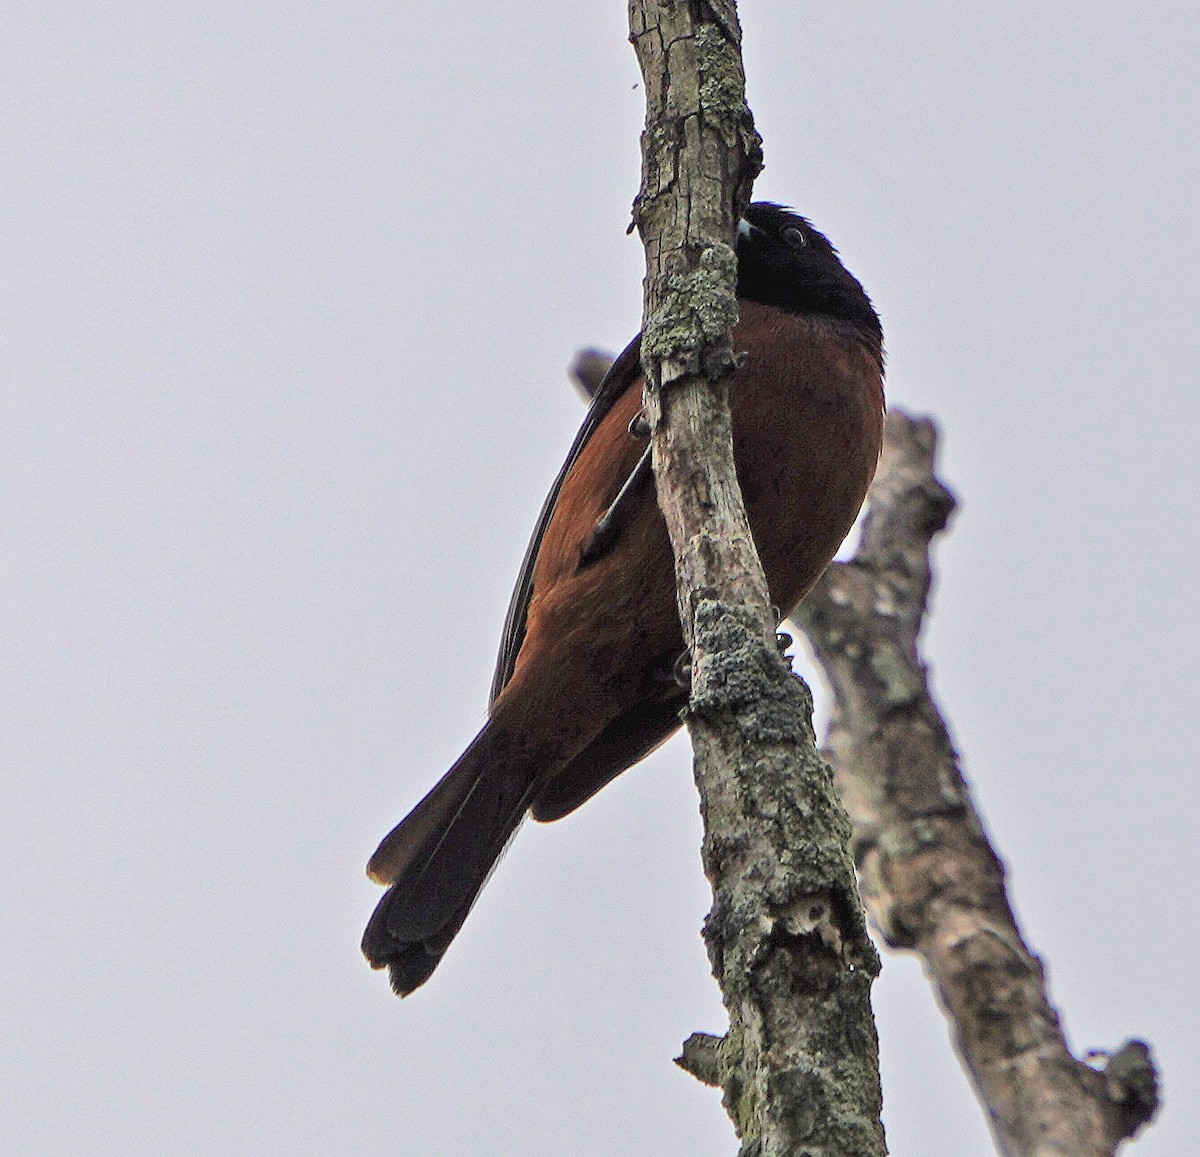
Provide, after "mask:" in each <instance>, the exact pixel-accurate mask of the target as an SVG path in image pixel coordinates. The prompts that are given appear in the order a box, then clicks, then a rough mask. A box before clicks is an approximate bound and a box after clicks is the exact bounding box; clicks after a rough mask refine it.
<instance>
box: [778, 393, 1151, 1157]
mask: <svg viewBox="0 0 1200 1157" xmlns="http://www.w3.org/2000/svg"><path fill="white" fill-rule="evenodd" d="M935 442H936V431H935V428H934V425H933V423H932V422H930V421H929V420H927V419H913V418H910V417H908V416H907V415H905V414H903V413H901V412H897V411H895V410H893V411H892V413H891V414H890V416H889V418H888V424H887V435H886V443H885V449H884V456H883V461H882V462H881V464H880V468H879V471H878V473H877V475H876V478H875V485H874V486H873V488H872V490H871V495H870V498H869V506H868V513H867V517H866V519H865V520H864V524H863V532H862V540H861V544H860V546H859V548H858V551H857V553H856V554H855V556H854V558H853V559H852V560H851V561H850V562H846V563H835V564H834V565H833V566H831V567H830V568H829V570H828V571H826V573H825V575H824V577H823V578H822V579H821V582H820V583H819V584H818V586H817V588H816V589H815V590H814V591H813V592H811V593H810V594H809V596H808V598H807V599H806V600H805V601H804V603H803V604H802V605H801V607H800V608H799V609H798V611H797V612H796V614H795V616H794V617H795V620H796V624H797V626H798V627H800V628H801V629H802V630H803V631H804V632H805V634H806V635H807V636H808V639H809V641H810V642H811V644H812V646H813V650H814V651H815V652H816V655H817V658H818V659H819V661H820V662H821V664H822V666H823V667H824V669H825V673H826V675H827V677H828V679H829V683H830V686H831V688H832V690H833V698H834V710H833V719H832V724H831V727H830V732H829V737H828V750H827V752H826V755H827V757H828V758H829V760H830V762H831V764H832V765H833V768H834V773H835V776H836V780H837V785H838V789H839V792H840V794H841V797H842V799H843V801H844V802H845V804H846V806H847V808H848V810H849V812H850V816H851V820H852V822H853V825H854V853H855V860H856V863H857V864H858V870H859V874H860V879H861V886H862V892H863V898H864V900H865V902H866V904H867V908H868V911H869V912H870V915H871V918H872V920H873V922H874V923H875V924H876V926H877V927H878V928H879V930H880V931H881V932H882V934H883V936H884V938H885V939H886V941H887V942H888V944H889V945H890V946H892V947H894V948H907V949H914V950H916V951H917V952H919V953H920V954H921V956H922V957H923V958H924V960H925V963H926V967H927V969H928V972H929V974H930V977H931V978H932V980H933V982H934V984H935V986H936V988H937V990H938V993H939V995H940V997H941V1000H942V1003H943V1005H944V1006H945V1008H946V1011H947V1013H948V1015H949V1017H950V1019H951V1021H952V1023H953V1025H954V1028H955V1032H956V1036H957V1044H958V1049H959V1052H960V1053H961V1055H962V1058H963V1061H964V1063H965V1065H966V1067H967V1069H968V1071H969V1072H970V1074H971V1076H972V1078H973V1079H974V1081H975V1085H976V1088H977V1090H978V1092H979V1095H980V1097H981V1099H982V1100H983V1103H984V1104H985V1106H986V1107H987V1109H988V1112H989V1114H990V1116H991V1124H992V1129H993V1132H994V1134H995V1136H996V1139H997V1143H998V1145H999V1147H1000V1149H1001V1151H1002V1152H1003V1153H1004V1154H1006V1155H1008V1157H1052V1155H1053V1157H1067V1155H1068V1154H1069V1155H1070V1157H1111V1154H1113V1153H1114V1152H1115V1151H1116V1149H1117V1147H1118V1146H1119V1145H1120V1143H1121V1142H1122V1140H1124V1139H1125V1138H1127V1137H1131V1136H1132V1135H1133V1134H1134V1133H1135V1132H1136V1131H1137V1130H1138V1129H1139V1128H1140V1127H1141V1126H1142V1125H1144V1124H1145V1123H1146V1122H1147V1121H1149V1120H1150V1118H1151V1117H1152V1116H1153V1114H1154V1110H1155V1108H1156V1105H1157V1095H1156V1086H1155V1075H1154V1068H1153V1065H1152V1063H1151V1060H1150V1054H1149V1050H1148V1049H1147V1047H1146V1046H1145V1045H1144V1044H1142V1043H1141V1042H1138V1041H1131V1042H1128V1043H1127V1044H1126V1045H1124V1046H1123V1047H1122V1048H1121V1049H1120V1050H1118V1052H1117V1053H1116V1054H1114V1055H1113V1057H1112V1059H1111V1060H1110V1061H1109V1062H1108V1065H1107V1067H1106V1068H1105V1069H1104V1070H1103V1071H1102V1072H1100V1071H1097V1070H1096V1069H1094V1068H1092V1067H1090V1066H1089V1065H1087V1064H1085V1063H1083V1062H1082V1061H1079V1060H1077V1059H1076V1058H1075V1057H1074V1056H1073V1055H1072V1054H1071V1052H1070V1049H1069V1048H1068V1046H1067V1043H1066V1040H1065V1039H1064V1036H1063V1033H1062V1030H1061V1028H1060V1026H1059V1022H1058V1014H1057V1013H1056V1012H1055V1010H1054V1008H1053V1007H1052V1006H1051V1004H1050V1002H1049V999H1048V997H1047V995H1046V987H1045V979H1044V976H1043V973H1042V966H1041V962H1040V961H1039V960H1038V958H1037V957H1036V956H1034V955H1033V953H1031V952H1030V950H1029V948H1028V947H1027V946H1026V944H1025V942H1024V940H1023V939H1022V937H1021V933H1020V930H1019V929H1018V927H1017V923H1016V919H1015V917H1014V915H1013V912H1012V909H1011V908H1010V906H1009V903H1008V900H1007V897H1006V895H1005V888H1004V868H1003V865H1002V864H1001V862H1000V860H999V858H998V857H997V856H996V854H995V852H994V851H993V850H992V848H991V846H990V845H989V843H988V840H987V836H986V834H985V832H984V828H983V824H982V822H981V820H980V818H979V815H978V813H977V812H976V811H975V808H974V805H973V804H972V802H971V797H970V793H969V791H968V788H967V785H966V783H965V781H964V779H963V776H962V773H961V771H960V770H959V766H958V760H957V756H956V754H955V752H954V749H953V747H952V745H951V742H950V737H949V733H948V731H947V728H946V725H945V723H944V721H943V720H942V717H941V715H940V713H939V712H938V709H937V707H936V705H935V704H934V702H933V699H932V697H931V695H930V692H929V685H928V682H927V680H926V676H925V668H924V665H923V664H922V662H921V659H920V655H919V653H918V651H917V636H918V634H919V632H920V629H921V622H922V619H923V617H924V613H925V607H926V600H927V598H928V595H929V587H930V581H931V571H930V561H929V548H930V543H931V542H932V540H933V538H934V536H935V535H936V534H937V533H938V532H939V531H941V530H942V529H943V528H944V527H945V525H946V522H947V519H948V518H949V516H950V513H951V511H952V510H953V508H954V498H953V497H952V495H951V494H950V492H949V491H948V490H947V489H946V488H945V487H944V486H943V485H942V484H941V482H939V481H938V479H937V477H936V476H935V474H934V471H933V454H934V447H935Z"/></svg>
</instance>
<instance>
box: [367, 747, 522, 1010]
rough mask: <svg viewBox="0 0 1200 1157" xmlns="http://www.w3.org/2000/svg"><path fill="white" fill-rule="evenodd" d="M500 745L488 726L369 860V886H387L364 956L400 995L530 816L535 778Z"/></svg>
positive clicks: (415, 982)
mask: <svg viewBox="0 0 1200 1157" xmlns="http://www.w3.org/2000/svg"><path fill="white" fill-rule="evenodd" d="M497 746H498V744H497V742H496V738H495V736H494V735H493V734H491V732H490V731H489V728H487V727H485V728H484V729H483V731H481V732H480V733H479V735H478V736H476V738H475V741H474V742H473V743H472V744H471V746H470V747H468V748H467V750H466V751H465V752H464V753H463V755H462V757H461V758H460V759H459V761H458V762H457V763H456V764H455V765H454V766H453V767H452V768H451V769H450V770H449V771H448V772H447V773H446V775H445V776H443V778H442V779H441V781H440V782H439V783H438V784H437V785H436V786H435V787H434V788H433V790H432V791H431V792H430V793H429V794H428V795H427V796H426V797H425V798H424V799H423V800H422V801H421V802H420V803H419V804H417V806H416V807H415V808H414V809H413V810H412V812H411V813H410V814H409V815H408V816H407V817H406V818H405V819H404V820H402V821H401V822H400V823H399V824H398V825H397V826H396V827H395V828H393V829H392V831H391V832H390V833H389V834H388V835H387V836H386V837H385V838H384V840H383V842H382V843H381V844H380V845H379V848H378V850H377V851H376V852H375V855H374V856H372V857H371V862H370V865H369V866H368V869H367V871H368V873H369V874H370V876H371V878H372V879H374V880H377V881H378V882H380V883H385V884H389V885H390V887H389V888H388V890H387V892H386V893H384V895H383V898H382V899H381V900H380V901H379V904H378V905H377V906H376V908H375V912H374V914H373V915H372V916H371V919H370V922H369V923H368V924H367V930H366V933H365V935H364V936H363V944H362V947H363V953H364V955H365V956H366V957H367V960H368V961H370V963H371V966H372V967H373V968H388V969H389V970H390V972H391V980H392V987H393V988H394V989H395V990H396V991H397V992H398V993H399V994H400V995H402V996H404V995H407V994H408V993H409V992H412V991H413V989H415V988H417V987H418V986H419V985H421V984H423V983H424V982H425V981H426V980H428V979H429V976H430V975H431V974H432V972H433V970H434V969H435V968H436V967H437V964H438V961H439V960H441V958H442V955H443V954H444V953H445V951H446V948H447V947H448V946H449V944H450V941H451V940H453V939H454V936H455V934H456V933H457V932H458V930H459V928H461V927H462V923H463V921H464V920H465V919H466V918H467V913H468V912H470V910H471V907H472V906H473V905H474V903H475V899H476V897H477V896H478V895H479V892H480V889H482V887H483V885H484V884H485V883H487V879H488V877H489V876H490V875H491V873H492V869H493V868H494V867H495V866H496V863H497V861H498V860H499V858H500V856H501V855H502V854H503V852H504V850H505V848H506V847H507V845H508V842H509V840H510V839H511V838H512V836H513V834H514V833H515V832H516V830H517V827H518V826H519V825H520V823H521V820H522V819H523V818H524V816H525V813H526V811H527V810H528V808H529V804H530V801H531V799H532V797H533V794H534V792H533V781H532V777H531V776H530V775H528V774H522V772H521V770H520V769H519V768H517V769H514V768H511V767H509V766H507V765H506V763H505V761H504V759H503V758H502V757H503V752H502V751H498V750H497Z"/></svg>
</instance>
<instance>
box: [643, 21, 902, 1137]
mask: <svg viewBox="0 0 1200 1157" xmlns="http://www.w3.org/2000/svg"><path fill="white" fill-rule="evenodd" d="M629 11H630V29H631V39H632V41H633V43H634V47H635V50H636V52H637V55H638V61H639V64H640V65H641V69H642V75H643V77H644V79H645V88H646V98H647V118H646V129H645V132H644V133H643V137H642V156H643V170H642V188H641V191H640V193H639V195H638V199H637V202H636V204H635V211H634V217H635V221H636V223H637V225H638V227H639V228H640V230H641V234H642V238H643V241H644V243H645V246H646V257H647V280H646V304H645V321H644V325H643V341H642V355H643V362H644V365H645V367H646V372H647V381H648V383H649V384H648V387H647V404H646V417H647V419H648V420H649V423H650V426H651V429H652V432H653V447H654V467H655V477H656V482H657V488H658V497H659V504H660V506H661V507H662V509H663V514H664V517H665V519H666V522H667V528H668V532H669V534H670V538H671V545H672V549H673V550H674V552H675V560H676V578H677V584H678V591H679V605H680V619H681V622H682V624H683V630H684V637H685V639H686V640H687V643H688V646H689V648H690V650H691V654H692V666H691V673H692V695H691V700H690V703H689V709H688V726H689V730H690V733H691V738H692V745H693V750H694V753H695V766H696V778H697V783H698V785H699V789H700V794H701V810H702V813H703V815H704V820H705V838H704V848H703V857H704V866H705V871H706V873H707V874H708V876H709V879H710V881H711V882H712V885H713V892H714V903H713V909H712V911H711V913H710V914H709V917H708V920H707V922H706V925H705V939H706V942H707V944H708V950H709V957H710V959H711V961H712V964H713V970H714V973H715V975H716V977H717V979H718V981H719V983H720V984H721V988H722V993H723V996H724V999H725V1004H726V1007H727V1008H728V1010H729V1017H730V1029H729V1032H728V1034H727V1035H726V1036H725V1037H724V1038H720V1039H719V1040H715V1039H714V1038H707V1041H706V1043H705V1044H704V1045H703V1046H702V1045H701V1044H699V1043H696V1044H694V1045H693V1046H692V1048H691V1050H690V1052H689V1050H688V1049H687V1048H685V1057H688V1058H690V1061H691V1063H689V1064H688V1065H687V1067H689V1068H690V1069H691V1070H692V1071H694V1072H697V1073H698V1075H702V1077H703V1078H704V1079H709V1080H712V1079H714V1078H715V1079H716V1080H717V1081H719V1083H720V1084H721V1085H722V1086H723V1088H724V1091H725V1104H726V1107H727V1108H728V1110H729V1112H730V1115H731V1117H732V1118H733V1121H734V1124H735V1126H736V1128H737V1130H738V1133H739V1136H740V1137H741V1138H742V1154H743V1155H744V1157H750V1155H752V1154H753V1155H755V1157H784V1155H788V1157H797V1155H801V1154H818V1153H820V1154H829V1155H831V1157H832V1155H833V1154H839V1155H843V1157H858V1155H863V1157H866V1155H871V1157H875V1155H878V1154H882V1153H883V1152H884V1143H883V1132H882V1127H881V1125H880V1123H879V1109H880V1094H879V1076H878V1059H877V1046H876V1040H875V1031H874V1025H873V1022H872V1019H871V1012H870V1005H869V1001H868V993H869V987H870V982H871V979H872V977H873V976H874V975H875V973H876V971H877V968H878V961H877V958H876V956H875V952H874V948H873V947H872V945H871V943H870V939H869V937H868V936H867V933H866V925H865V920H864V918H863V915H862V911H861V908H860V906H859V902H858V897H857V891H856V886H855V880H854V870H853V864H852V861H851V859H850V856H849V853H848V850H847V843H846V842H847V840H848V838H849V825H848V822H847V820H846V817H845V813H844V811H843V810H842V809H841V806H840V804H839V803H838V801H837V798H836V795H835V793H834V790H833V784H832V778H831V776H830V774H829V771H828V769H827V768H826V767H825V765H824V764H823V762H822V761H821V759H820V758H819V756H818V755H817V753H816V751H815V749H814V743H813V736H812V731H811V725H810V715H811V700H810V699H809V696H808V691H807V688H805V687H804V686H803V684H802V683H801V682H800V681H799V680H798V679H796V678H795V677H793V676H792V675H791V674H790V672H789V671H788V669H787V667H786V666H785V665H784V664H783V662H782V661H781V659H780V656H779V653H778V650H777V648H776V646H775V636H774V630H775V620H774V615H773V613H772V611H771V609H770V607H769V605H768V604H769V598H768V595H767V587H766V581H765V579H764V577H763V573H762V567H761V565H760V564H759V561H758V558H757V555H756V554H755V550H754V543H753V539H752V538H751V535H750V530H749V525H748V523H747V520H746V515H745V510H744V508H743V505H742V499H741V494H740V492H739V490H738V486H737V480H736V475H735V472H734V464H733V453H732V441H731V436H730V421H729V410H728V405H727V398H726V389H727V380H728V377H729V375H730V374H731V373H732V372H733V370H734V368H735V365H736V361H735V357H734V352H733V348H732V345H731V338H730V331H731V329H732V327H733V324H734V322H735V321H736V318H737V302H736V296H735V273H736V261H735V257H734V249H733V241H734V237H735V229H736V225H737V222H738V220H739V218H740V216H741V212H742V210H743V209H744V207H745V205H746V203H747V202H748V200H749V196H750V188H751V185H752V182H753V179H754V177H755V176H756V175H757V173H758V169H759V167H760V152H759V142H758V137H757V134H756V133H755V132H754V128H753V123H752V120H751V118H750V114H749V111H748V109H747V108H746V105H745V97H744V80H743V74H742V64H741V46H740V39H741V36H740V29H739V26H738V21H737V13H736V10H735V6H734V4H733V3H732V0H703V2H702V0H631V3H630V8H629ZM693 1040H695V1038H693ZM701 1051H704V1052H705V1054H706V1057H707V1059H706V1060H705V1059H701V1056H700V1053H701Z"/></svg>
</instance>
